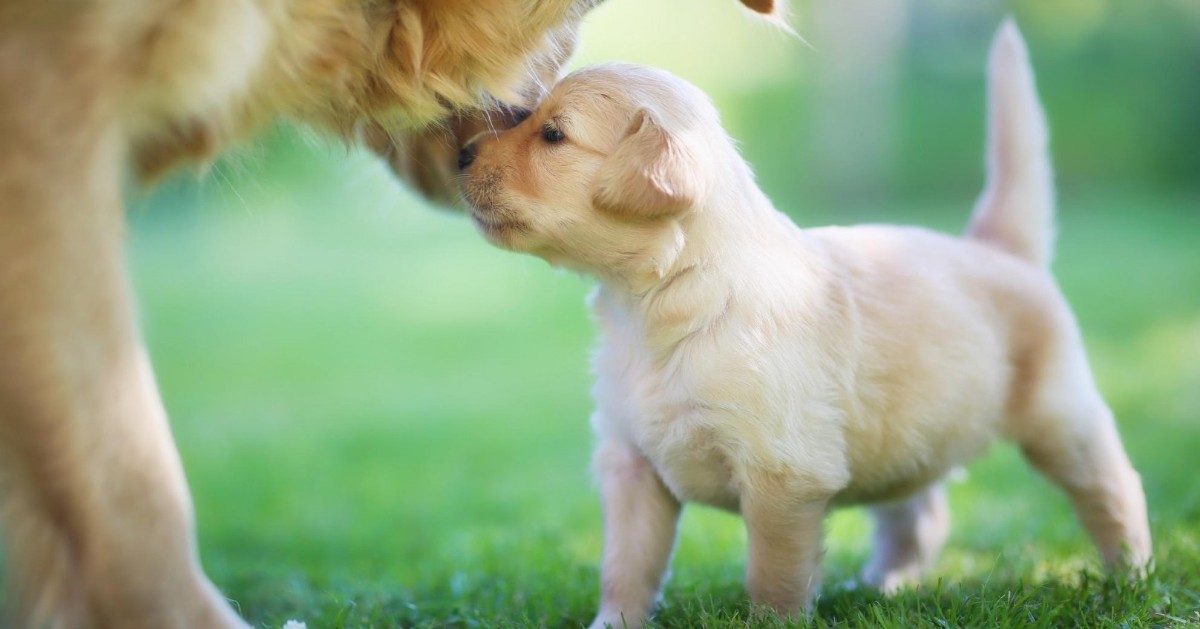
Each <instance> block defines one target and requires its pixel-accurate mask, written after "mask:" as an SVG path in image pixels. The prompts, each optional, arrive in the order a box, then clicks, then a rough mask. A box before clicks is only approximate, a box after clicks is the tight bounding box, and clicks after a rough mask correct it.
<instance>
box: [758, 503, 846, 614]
mask: <svg viewBox="0 0 1200 629" xmlns="http://www.w3.org/2000/svg"><path fill="white" fill-rule="evenodd" d="M767 485H769V486H767V487H754V488H752V489H750V490H748V491H746V492H745V493H743V495H742V505H741V507H742V517H743V518H744V519H745V521H746V534H747V541H748V546H749V548H748V550H749V558H748V561H747V564H746V589H747V590H749V592H750V600H751V601H753V602H754V603H755V604H756V605H762V606H766V607H768V608H770V609H771V610H773V611H774V612H775V613H777V614H779V615H780V616H781V617H783V618H788V617H794V616H798V615H800V614H801V613H807V612H808V611H809V607H810V605H811V604H812V599H813V596H814V595H815V594H816V591H817V587H818V586H819V585H820V582H821V575H820V562H821V556H822V555H823V554H824V551H823V549H822V545H821V521H822V520H823V519H824V518H825V512H826V508H827V504H828V499H827V498H825V497H821V498H807V497H806V498H798V497H797V496H795V494H793V493H791V492H790V491H789V490H788V489H787V488H786V486H784V485H782V484H776V483H768V484H767ZM777 485H778V486H777Z"/></svg>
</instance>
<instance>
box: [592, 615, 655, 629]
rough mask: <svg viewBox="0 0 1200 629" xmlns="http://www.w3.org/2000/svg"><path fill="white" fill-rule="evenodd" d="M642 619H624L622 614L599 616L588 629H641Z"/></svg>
mask: <svg viewBox="0 0 1200 629" xmlns="http://www.w3.org/2000/svg"><path fill="white" fill-rule="evenodd" d="M644 622H645V621H644V619H637V618H626V617H625V616H624V615H622V614H601V615H599V616H597V617H596V620H593V621H592V624H591V625H589V626H588V629H642V624H643V623H644Z"/></svg>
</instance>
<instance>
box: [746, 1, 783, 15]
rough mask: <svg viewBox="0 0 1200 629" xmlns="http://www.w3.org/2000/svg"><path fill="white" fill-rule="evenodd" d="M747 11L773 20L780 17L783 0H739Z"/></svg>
mask: <svg viewBox="0 0 1200 629" xmlns="http://www.w3.org/2000/svg"><path fill="white" fill-rule="evenodd" d="M741 2H742V4H744V5H746V8H747V9H750V10H751V11H754V12H755V13H761V14H763V15H766V16H770V17H773V18H779V17H781V14H782V13H783V8H784V0H741Z"/></svg>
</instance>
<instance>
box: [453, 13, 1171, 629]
mask: <svg viewBox="0 0 1200 629" xmlns="http://www.w3.org/2000/svg"><path fill="white" fill-rule="evenodd" d="M1014 51H1015V52H1020V53H1021V54H1015V52H1014ZM997 60H998V61H997ZM991 68H992V70H991V71H992V73H993V77H992V86H993V94H992V102H993V107H992V109H991V115H992V116H993V117H995V116H1008V115H1009V114H1011V113H1014V112H1011V111H1009V107H1010V104H1011V103H1016V106H1017V107H1018V110H1017V111H1016V112H1015V113H1016V114H1017V116H1018V118H1019V119H1018V120H1015V121H1013V120H1011V119H1009V122H1006V123H1003V124H998V123H993V126H992V128H993V133H992V134H991V140H992V142H993V143H997V142H999V143H1002V144H1003V145H1004V146H1003V147H999V148H998V147H997V146H995V144H993V147H992V148H991V149H990V150H991V151H992V153H991V154H992V155H996V154H997V151H998V150H999V151H1000V153H1001V154H1003V155H1008V154H1009V153H1010V152H1011V151H1012V150H1014V149H1011V147H1013V146H1019V147H1023V148H1021V149H1019V151H1018V152H1019V153H1020V155H1019V157H1021V158H1023V159H1022V160H1017V161H1018V163H1016V164H1014V165H1010V164H1009V160H1007V159H999V160H997V159H992V160H990V162H989V164H990V168H991V175H990V177H989V181H990V182H991V187H990V190H989V193H988V198H991V199H1000V200H1001V201H1000V202H988V201H985V202H984V203H983V204H982V205H981V207H982V209H981V210H980V213H978V214H977V220H980V219H981V220H983V221H985V222H988V223H994V224H1003V225H1007V226H1010V227H1012V228H1013V229H1011V230H1008V229H1001V230H996V231H992V232H989V233H988V237H987V238H986V239H984V240H979V239H972V238H968V239H958V238H952V237H949V236H945V235H942V234H937V233H934V232H931V231H927V230H924V229H920V228H913V227H895V226H882V225H876V226H860V227H853V228H841V227H829V228H821V229H800V228H798V227H796V226H795V225H794V224H793V223H792V222H791V221H790V220H789V219H788V218H787V217H786V216H784V215H783V214H781V213H779V212H778V211H776V210H775V208H774V207H773V206H772V205H771V203H770V201H769V200H768V199H767V198H766V197H765V196H764V195H763V194H762V193H761V192H760V191H759V190H758V188H757V187H756V186H755V184H754V180H753V175H752V173H751V172H750V170H749V168H748V167H747V166H746V165H745V163H744V162H743V160H742V159H741V157H740V156H739V155H738V153H737V151H736V149H735V148H734V146H733V144H732V143H731V142H730V141H729V139H728V138H727V137H726V135H725V133H724V132H723V130H722V129H721V127H720V124H719V122H718V120H717V115H716V113H715V111H714V110H713V108H712V106H711V104H710V103H709V102H708V100H707V99H706V98H705V97H704V96H703V94H701V93H700V92H699V91H698V90H696V89H695V88H694V87H692V86H690V85H688V84H686V83H684V82H683V81H681V80H679V79H677V78H675V77H672V76H670V75H667V74H666V73H662V72H658V71H654V70H650V69H646V68H639V67H633V66H624V65H610V66H601V67H597V68H591V69H585V70H583V71H580V72H578V73H576V74H574V75H572V76H571V77H568V78H567V79H566V80H564V81H563V83H562V84H560V86H559V87H558V88H556V89H555V90H554V91H553V92H552V93H551V94H550V96H549V97H548V98H547V99H546V101H545V102H544V103H543V105H542V106H541V107H539V109H538V111H537V112H535V113H534V115H533V116H531V117H530V119H528V120H527V121H526V122H525V123H522V125H520V126H518V127H517V128H515V129H513V130H511V131H508V132H506V133H504V134H500V135H498V136H489V137H485V138H483V139H482V140H481V141H480V143H479V145H478V147H477V152H478V157H477V159H476V162H475V163H474V164H472V165H471V167H470V169H469V170H468V172H467V177H466V181H465V184H464V188H465V196H466V198H467V200H468V201H469V202H471V204H472V205H473V209H472V216H473V217H474V218H475V221H476V224H477V225H478V226H479V228H480V230H481V231H482V232H483V233H484V235H485V236H486V237H487V238H489V239H490V240H491V241H493V242H495V243H496V244H499V245H501V246H504V247H507V248H511V249H515V250H520V251H528V252H532V253H535V254H537V255H539V256H542V257H544V258H546V259H547V260H550V261H551V262H553V263H555V264H561V265H564V266H568V267H570V268H575V269H579V270H581V271H584V272H587V273H589V274H592V275H595V276H596V277H597V278H598V280H599V286H598V288H597V289H596V292H595V293H594V295H593V296H592V299H591V305H592V308H593V310H594V312H595V315H596V319H597V321H598V323H599V327H600V342H599V349H598V351H597V353H596V357H595V369H596V376H597V381H596V385H595V389H594V397H595V399H596V406H597V409H596V413H595V415H594V416H593V420H592V421H593V425H594V427H595V431H596V433H597V435H598V437H599V442H600V443H599V446H598V448H597V451H596V455H595V461H594V465H595V470H596V474H597V477H598V478H599V483H600V488H601V495H602V500H603V502H604V511H605V530H606V533H605V556H604V562H603V567H602V601H601V605H600V612H599V614H598V616H597V618H596V621H595V624H594V625H593V626H594V627H603V626H605V625H613V626H618V627H620V626H630V627H636V626H640V625H641V623H642V622H643V621H644V619H645V618H646V617H647V615H648V614H649V613H650V611H651V609H652V607H653V605H654V602H655V599H656V597H657V595H658V592H659V589H660V587H661V584H662V581H663V579H664V578H665V574H666V568H667V564H668V562H669V557H670V553H671V547H672V544H673V541H674V537H675V526H676V522H677V517H678V514H679V511H680V506H681V504H682V503H685V502H701V503H705V504H710V505H714V506H716V507H719V508H723V509H729V510H732V511H739V512H740V513H741V514H742V515H743V517H744V518H745V521H746V527H747V532H748V540H749V549H748V550H749V559H748V566H747V587H748V589H749V592H750V595H751V598H752V599H753V600H754V601H755V603H756V604H758V605H761V606H762V608H763V609H770V610H773V611H775V612H777V613H779V614H781V615H784V616H788V615H793V614H801V613H804V612H805V611H807V610H808V609H810V605H811V602H812V599H813V596H814V593H815V592H816V586H817V584H818V583H819V571H818V563H819V560H820V557H821V552H822V551H821V522H822V519H823V518H824V516H825V514H826V513H827V512H828V510H829V509H831V508H833V507H835V506H840V505H848V504H863V503H866V504H871V505H875V506H874V507H873V510H874V513H875V515H876V522H877V532H876V537H875V539H876V550H875V556H874V557H873V558H872V560H871V562H870V563H869V565H868V566H867V568H866V570H865V571H864V579H865V580H867V581H868V582H869V583H871V584H873V585H876V586H879V587H882V588H884V589H888V590H891V589H894V588H896V587H899V586H901V585H903V584H905V583H909V582H911V581H912V580H914V579H916V578H917V577H918V576H919V574H920V572H921V570H922V569H923V568H924V567H925V566H927V565H928V563H929V562H931V561H932V560H933V559H934V557H936V555H937V553H938V551H939V550H940V547H941V544H942V543H943V541H944V540H945V538H946V535H947V532H948V525H949V520H948V516H947V508H946V503H945V497H944V494H943V492H942V490H941V488H940V482H941V479H942V478H943V477H945V476H946V475H947V474H948V473H949V472H950V471H951V470H952V469H953V468H955V467H956V466H958V465H961V464H964V463H966V462H967V461H969V460H970V459H971V458H972V457H974V456H976V455H977V454H979V453H980V452H981V451H983V450H984V448H986V447H987V446H988V444H990V443H992V442H993V441H995V440H996V439H997V438H1000V437H1004V438H1008V439H1011V440H1013V441H1016V442H1017V443H1018V444H1020V445H1021V447H1022V448H1023V450H1024V451H1025V452H1026V453H1027V454H1028V456H1029V458H1030V460H1031V461H1032V462H1033V463H1034V464H1035V465H1037V466H1038V467H1039V469H1041V470H1042V471H1044V472H1046V473H1047V474H1048V475H1049V476H1050V477H1051V478H1052V479H1053V480H1055V481H1056V482H1058V483H1059V484H1060V485H1061V486H1063V487H1064V489H1066V490H1067V492H1068V493H1069V494H1070V495H1071V497H1072V498H1073V500H1074V501H1075V504H1076V507H1077V509H1078V511H1079V514H1080V516H1081V519H1082V520H1083V522H1084V524H1085V525H1086V526H1087V527H1088V529H1089V531H1090V532H1091V534H1092V535H1093V537H1094V538H1095V540H1096V542H1097V545H1098V546H1099V548H1100V551H1101V554H1102V555H1103V558H1104V560H1105V561H1106V562H1108V563H1110V564H1132V565H1134V566H1139V567H1140V566H1143V565H1145V563H1146V562H1147V561H1148V560H1149V557H1150V538H1149V532H1148V528H1147V523H1146V511H1145V502H1144V498H1143V496H1142V490H1141V485H1140V481H1139V478H1138V476H1137V474H1136V472H1135V471H1134V470H1133V468H1132V467H1131V466H1130V464H1129V462H1128V460H1127V458H1126V456H1125V453H1124V451H1123V449H1122V447H1121V444H1120V441H1119V438H1118V437H1117V433H1116V428H1115V424H1114V422H1113V420H1112V417H1111V414H1110V413H1109V412H1108V409H1107V407H1106V406H1105V405H1104V402H1103V400H1102V399H1101V397H1100V394H1099V393H1098V392H1097V391H1096V388H1095V385H1094V383H1093V381H1092V377H1091V374H1090V371H1089V369H1088V365H1087V362H1086V358H1085V355H1084V350H1083V347H1082V343H1081V339H1080V334H1079V330H1078V328H1077V326H1076V324H1075V321H1074V318H1073V317H1072V315H1071V312H1070V310H1069V308H1068V306H1067V304H1066V303H1065V301H1064V300H1063V298H1062V295H1061V294H1060V292H1059V290H1058V288H1057V287H1056V285H1055V283H1054V280H1053V278H1052V277H1051V276H1050V275H1049V273H1048V272H1047V271H1046V270H1045V268H1044V262H1045V259H1046V257H1047V256H1048V250H1046V249H1045V248H1044V247H1043V246H1042V245H1041V244H1040V243H1048V242H1049V235H1048V234H1047V233H1046V232H1047V224H1048V215H1049V212H1050V207H1049V206H1045V207H1038V208H1037V209H1036V211H1033V212H1026V211H1022V210H1021V209H1020V207H1021V204H1017V203H1011V202H1008V201H1011V200H1014V199H1024V200H1030V199H1032V200H1039V201H1040V200H1044V199H1047V198H1049V194H1050V192H1049V190H1048V185H1049V166H1048V164H1049V158H1048V156H1047V155H1045V139H1044V136H1045V133H1044V121H1042V119H1041V114H1040V107H1038V105H1037V100H1036V94H1035V93H1034V92H1033V91H1032V90H1033V83H1032V74H1031V71H1030V70H1029V68H1028V64H1027V60H1026V58H1025V56H1024V54H1023V46H1022V45H1021V43H1020V37H1019V35H1018V34H1017V33H1016V30H1015V28H1013V27H1011V26H1007V27H1005V29H1004V30H1003V31H1002V33H1001V35H1000V37H999V39H998V43H997V50H996V52H995V53H994V54H993V63H992V66H991ZM548 125H549V126H551V127H555V128H561V129H562V130H563V131H564V133H565V134H566V136H567V139H566V140H564V141H562V142H557V143H554V142H547V141H545V140H544V139H542V138H541V135H540V134H541V133H542V130H543V129H544V128H546V127H547V126H548ZM997 129H999V132H997ZM1025 133H1029V134H1032V136H1033V137H1029V138H1026V137H1020V136H1021V134H1025ZM1006 147H1008V148H1006ZM1021 151H1024V152H1021ZM1029 165H1032V166H1029ZM1010 166H1011V168H1015V169H1016V170H1015V171H1006V172H1005V173H1000V172H998V171H999V170H1002V169H1004V168H1009V167H1010ZM1027 167H1031V168H1033V169H1034V170H1035V172H1034V175H1035V176H1031V177H1024V176H1015V177H1013V176H1000V175H1002V174H1004V175H1011V174H1012V173H1013V172H1017V174H1018V175H1019V174H1020V171H1021V169H1024V168H1027ZM1013 195H1019V196H1013ZM1006 200H1008V201H1006ZM1031 243H1032V244H1031Z"/></svg>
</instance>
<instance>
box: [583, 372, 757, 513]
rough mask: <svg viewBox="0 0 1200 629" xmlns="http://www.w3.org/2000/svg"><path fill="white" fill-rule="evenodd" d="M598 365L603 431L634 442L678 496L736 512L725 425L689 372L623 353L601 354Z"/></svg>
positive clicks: (597, 396) (599, 400)
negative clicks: (699, 394) (699, 393)
mask: <svg viewBox="0 0 1200 629" xmlns="http://www.w3.org/2000/svg"><path fill="white" fill-rule="evenodd" d="M614 354H615V355H614ZM606 359H607V360H606ZM597 367H598V372H599V374H598V376H599V377H598V379H597V386H596V398H597V403H598V405H599V408H600V411H601V415H602V416H603V421H605V422H607V423H608V425H607V426H605V427H601V429H602V430H607V431H611V432H612V433H615V434H616V435H618V436H619V437H621V438H624V439H626V440H628V441H630V442H631V443H633V444H634V445H636V446H637V447H638V449H639V450H641V452H642V453H643V454H644V455H645V456H646V458H648V459H649V460H650V462H651V463H653V464H654V467H655V469H656V470H657V472H658V474H659V476H660V477H661V478H662V479H663V482H664V483H665V484H666V485H667V487H668V489H670V490H671V493H673V494H674V495H675V497H676V498H678V499H680V500H681V501H691V502H700V503H704V504H708V505H711V506H714V507H718V508H722V509H727V510H731V511H736V510H737V508H738V491H737V487H736V483H735V480H734V474H733V467H732V465H731V461H730V458H729V456H728V448H727V447H726V444H727V437H728V435H727V434H726V433H727V430H728V426H727V423H726V422H722V421H720V417H719V415H720V411H718V410H716V409H714V408H712V407H711V406H709V405H707V404H705V403H704V402H703V401H701V399H700V398H699V397H698V396H697V395H696V393H695V391H696V383H695V378H694V376H693V374H691V373H690V372H689V370H688V369H686V368H683V367H676V368H674V369H670V368H666V367H663V366H658V365H655V364H653V363H652V361H650V360H647V359H645V358H644V357H639V356H635V355H629V354H625V353H623V352H615V353H613V354H610V355H608V356H605V352H601V354H600V355H599V356H598V365H597Z"/></svg>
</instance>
